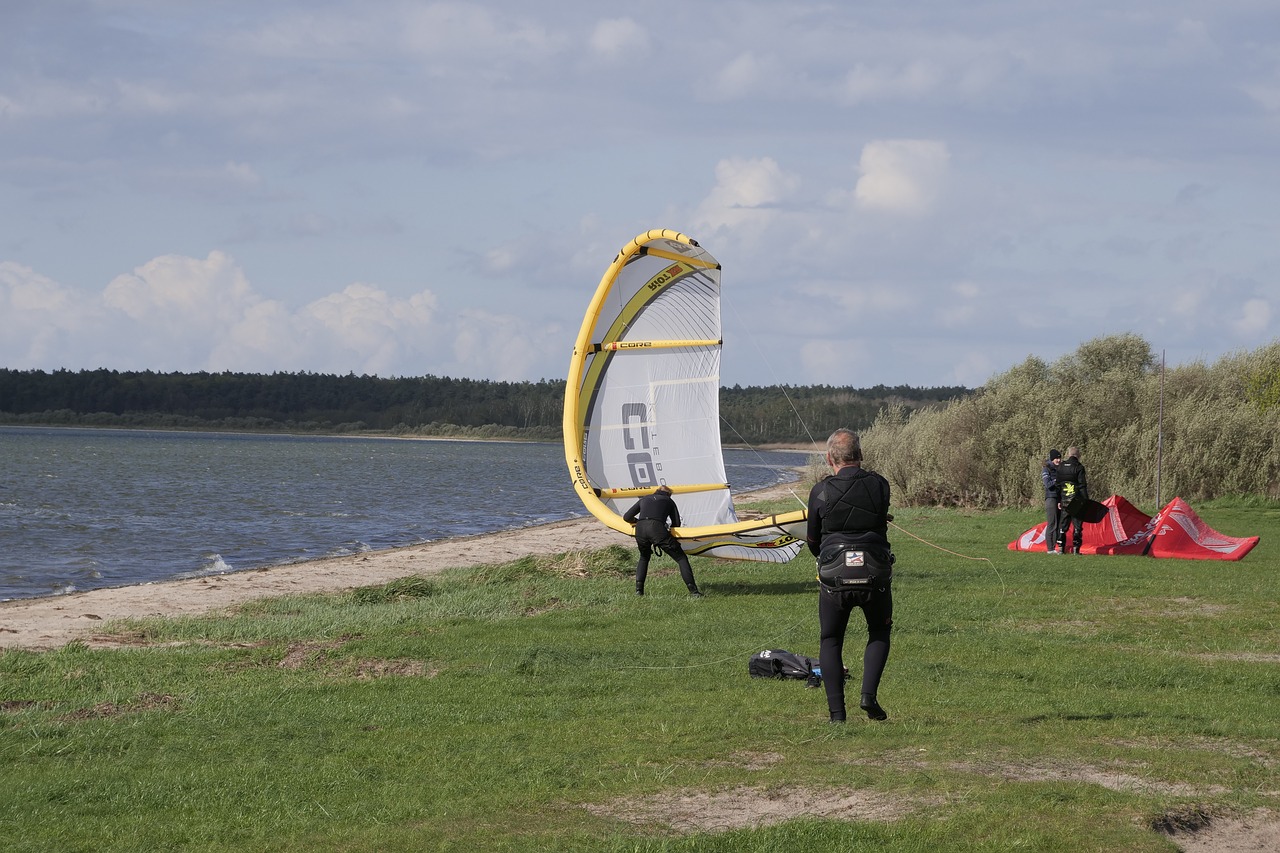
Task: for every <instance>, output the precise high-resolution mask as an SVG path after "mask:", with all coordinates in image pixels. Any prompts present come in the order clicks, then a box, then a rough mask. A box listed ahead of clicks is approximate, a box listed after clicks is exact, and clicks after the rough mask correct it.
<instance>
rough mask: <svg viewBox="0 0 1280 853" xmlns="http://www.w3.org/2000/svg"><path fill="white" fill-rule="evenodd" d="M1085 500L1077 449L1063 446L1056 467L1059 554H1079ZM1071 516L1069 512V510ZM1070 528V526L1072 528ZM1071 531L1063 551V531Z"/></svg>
mask: <svg viewBox="0 0 1280 853" xmlns="http://www.w3.org/2000/svg"><path fill="white" fill-rule="evenodd" d="M1088 503H1089V483H1088V482H1087V481H1086V480H1085V476H1084V466H1083V465H1081V464H1080V450H1079V448H1076V447H1068V448H1067V458H1066V459H1064V460H1062V463H1061V464H1060V465H1059V466H1058V509H1059V510H1060V511H1061V512H1060V515H1059V520H1060V526H1059V528H1058V550H1059V551H1060V552H1062V553H1063V554H1079V553H1080V545H1081V543H1082V542H1083V541H1084V520H1083V519H1082V518H1081V517H1080V516H1081V515H1082V514H1083V513H1084V508H1085V506H1086V505H1088ZM1073 512H1074V513H1075V515H1072V513H1073ZM1073 528H1074V529H1073ZM1068 531H1071V533H1072V535H1071V549H1070V550H1067V532H1068Z"/></svg>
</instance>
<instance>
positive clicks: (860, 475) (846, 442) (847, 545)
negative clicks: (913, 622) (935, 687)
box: [807, 429, 893, 723]
mask: <svg viewBox="0 0 1280 853" xmlns="http://www.w3.org/2000/svg"><path fill="white" fill-rule="evenodd" d="M827 464H828V465H830V466H831V470H832V472H833V473H832V474H831V475H830V476H828V477H824V478H823V479H822V480H820V481H818V483H816V484H815V485H814V487H813V490H812V491H811V492H810V493H809V519H808V531H807V539H808V545H809V550H810V551H811V552H812V553H813V554H814V556H816V557H817V558H818V582H819V585H818V623H819V626H820V628H821V635H820V636H821V645H820V646H819V653H818V661H819V664H820V665H821V667H822V682H823V684H824V685H825V686H826V690H827V710H828V711H830V713H831V721H832V722H833V723H839V722H844V720H845V706H844V634H845V629H846V628H847V627H848V625H849V617H850V615H851V614H852V613H853V610H854V608H860V609H861V610H862V614H863V616H864V617H865V618H866V621H867V646H866V649H865V651H864V652H863V655H862V700H861V702H860V703H859V707H860V708H862V710H863V711H865V712H866V714H867V716H868V717H870V718H871V719H873V720H884V719H886V718H888V716H889V715H888V714H887V713H885V710H884V709H883V708H881V707H880V704H879V702H878V701H877V700H876V692H877V690H878V689H879V687H880V676H881V675H882V674H883V673H884V667H885V664H886V663H888V661H889V631H890V629H891V628H892V627H893V592H892V590H891V588H890V575H891V567H892V565H893V553H892V551H891V550H890V546H889V538H888V530H889V521H890V519H891V518H892V517H893V516H891V515H890V514H889V481H888V480H886V479H885V478H884V477H881V476H880V475H879V474H877V473H875V472H873V471H864V470H863V468H862V444H861V443H860V442H859V441H858V436H857V435H856V434H855V433H853V432H851V431H849V430H847V429H838V430H836V431H835V432H833V433H832V434H831V437H830V438H828V439H827Z"/></svg>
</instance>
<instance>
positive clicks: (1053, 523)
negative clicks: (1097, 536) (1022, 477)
mask: <svg viewBox="0 0 1280 853" xmlns="http://www.w3.org/2000/svg"><path fill="white" fill-rule="evenodd" d="M1061 464H1062V454H1061V453H1059V452H1058V451H1056V450H1050V451H1049V458H1048V459H1046V460H1045V461H1044V462H1043V463H1042V464H1041V466H1040V481H1041V482H1042V483H1044V547H1045V549H1046V550H1048V552H1049V553H1050V554H1057V553H1060V552H1059V550H1058V528H1059V527H1061V526H1062V525H1061V520H1060V518H1059V516H1061V514H1062V513H1061V511H1060V510H1059V509H1058V502H1059V501H1060V500H1062V493H1061V492H1060V491H1059V490H1058V466H1059V465H1061Z"/></svg>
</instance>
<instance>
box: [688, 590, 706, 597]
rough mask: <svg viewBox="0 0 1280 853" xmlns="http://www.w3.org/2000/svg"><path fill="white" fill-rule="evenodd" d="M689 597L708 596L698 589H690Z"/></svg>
mask: <svg viewBox="0 0 1280 853" xmlns="http://www.w3.org/2000/svg"><path fill="white" fill-rule="evenodd" d="M689 597H690V598H706V596H705V595H703V594H702V592H701V591H700V590H696V589H691V590H689Z"/></svg>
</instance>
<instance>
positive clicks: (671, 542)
mask: <svg viewBox="0 0 1280 853" xmlns="http://www.w3.org/2000/svg"><path fill="white" fill-rule="evenodd" d="M622 520H623V521H625V522H627V523H628V524H635V526H636V547H637V548H639V549H640V561H639V562H638V563H636V595H644V580H645V578H646V577H647V576H648V575H649V557H650V556H652V555H653V552H654V551H655V550H656V551H658V553H660V554H666V555H667V556H669V557H670V558H671V559H673V560H675V561H676V564H677V565H678V566H680V577H681V578H682V579H683V580H684V585H685V586H687V587H688V588H689V594H690V595H692V596H695V597H697V598H702V593H701V592H699V591H698V585H697V584H696V583H694V581H693V566H691V565H689V558H688V557H687V556H685V553H684V549H683V548H681V547H680V543H679V542H678V541H677V540H676V538H675V537H674V536H672V535H671V530H670V528H669V527H668V526H667V521H668V520H670V521H671V527H679V526H680V510H679V508H677V507H676V502H675V501H674V500H672V499H671V489H670V488H669V487H668V486H658V488H657V491H655V492H654V493H653V494H651V495H645V496H644V497H642V498H641V499H640V500H639V502H638V503H636V505H635V506H633V507H632V508H631V509H629V510H627V512H626V515H624V516H622Z"/></svg>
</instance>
